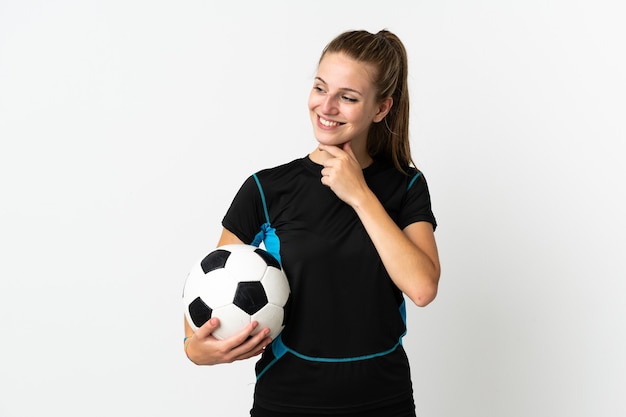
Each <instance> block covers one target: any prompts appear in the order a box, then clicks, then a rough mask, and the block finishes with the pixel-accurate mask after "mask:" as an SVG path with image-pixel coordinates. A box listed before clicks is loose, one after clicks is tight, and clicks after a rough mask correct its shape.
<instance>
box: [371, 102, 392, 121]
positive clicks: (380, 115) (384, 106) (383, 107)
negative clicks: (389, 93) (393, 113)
mask: <svg viewBox="0 0 626 417" xmlns="http://www.w3.org/2000/svg"><path fill="white" fill-rule="evenodd" d="M391 106H393V98H391V97H387V98H385V99H383V101H381V102H380V104H379V105H378V112H377V113H376V115H374V120H373V121H374V123H378V122H380V121H381V120H383V119H384V118H385V116H387V113H389V110H391Z"/></svg>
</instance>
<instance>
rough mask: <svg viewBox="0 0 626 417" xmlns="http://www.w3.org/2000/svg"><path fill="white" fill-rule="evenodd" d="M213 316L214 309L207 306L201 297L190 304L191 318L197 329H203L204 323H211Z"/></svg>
mask: <svg viewBox="0 0 626 417" xmlns="http://www.w3.org/2000/svg"><path fill="white" fill-rule="evenodd" d="M211 314H213V309H211V307H209V306H208V305H206V303H205V302H204V301H202V299H201V298H200V297H197V298H196V299H195V300H193V301H192V302H191V303H189V316H190V317H191V321H193V324H194V325H195V326H196V327H202V325H203V324H204V323H206V322H207V321H209V319H210V318H211Z"/></svg>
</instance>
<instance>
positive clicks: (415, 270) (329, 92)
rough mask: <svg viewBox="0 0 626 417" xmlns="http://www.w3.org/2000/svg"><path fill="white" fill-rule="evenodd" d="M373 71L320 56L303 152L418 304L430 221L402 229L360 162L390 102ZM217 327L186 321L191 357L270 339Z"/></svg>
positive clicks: (226, 356)
mask: <svg viewBox="0 0 626 417" xmlns="http://www.w3.org/2000/svg"><path fill="white" fill-rule="evenodd" d="M374 71H375V68H373V67H372V66H370V65H368V64H364V63H362V62H358V61H355V60H353V59H351V58H349V57H347V56H346V55H344V54H341V53H330V54H326V55H325V56H324V57H323V58H322V60H321V62H320V64H319V67H318V71H317V76H316V77H315V81H314V84H313V88H312V90H311V94H310V96H309V101H308V106H309V113H310V117H311V122H312V125H313V133H314V135H315V138H316V139H317V142H318V146H317V147H316V149H315V150H313V151H312V152H311V153H310V154H309V157H310V158H311V160H312V161H314V162H316V163H318V164H320V165H322V166H323V169H322V172H321V173H322V180H321V181H322V184H324V185H325V186H327V187H329V188H330V189H331V190H332V191H333V192H334V193H335V194H336V195H337V197H339V198H340V199H341V200H343V201H344V202H345V203H347V204H349V205H350V206H351V207H352V208H353V209H354V210H355V212H356V213H357V215H358V216H359V218H360V220H361V222H362V223H363V225H364V227H365V229H366V231H367V232H368V234H369V236H370V238H371V239H372V242H373V243H374V246H375V247H376V249H377V251H378V253H379V255H380V257H381V259H382V262H383V264H384V265H385V268H386V269H387V272H388V273H389V276H390V277H391V279H392V280H393V282H394V283H395V284H396V285H397V286H398V288H399V289H400V290H401V291H402V292H403V293H404V294H406V295H407V296H408V297H409V298H410V299H411V300H412V301H413V302H414V303H415V304H416V305H418V306H422V307H423V306H426V305H428V304H429V303H430V302H431V301H432V300H434V298H435V296H436V295H437V286H438V282H439V276H440V264H439V255H438V251H437V245H436V243H435V237H434V233H433V228H432V225H431V224H430V223H428V222H417V223H413V224H411V225H409V226H407V227H406V228H404V229H403V230H401V229H400V228H399V227H398V226H397V225H396V224H395V223H394V221H393V220H392V219H391V218H390V217H389V215H388V214H387V212H386V211H385V209H384V207H383V206H382V204H381V203H380V201H379V200H378V198H377V197H376V196H375V195H374V193H373V192H372V191H371V190H370V189H369V187H368V186H367V183H366V182H365V179H364V178H363V168H365V167H367V166H369V165H370V164H371V163H372V158H371V157H370V156H369V155H368V153H367V150H366V142H367V132H368V129H369V126H370V125H371V123H378V122H380V121H382V120H383V119H384V118H385V116H386V115H387V113H388V112H389V110H390V109H391V107H392V105H393V100H392V99H391V97H387V98H384V99H382V100H379V99H378V98H377V94H376V93H377V92H376V90H375V87H374V84H373V83H372V74H375V73H374ZM230 243H243V242H242V241H241V240H239V239H238V238H237V237H236V236H235V235H234V234H233V233H232V232H230V231H229V230H226V229H223V231H222V235H221V237H220V239H219V241H218V244H217V246H222V245H225V244H230ZM218 326H219V321H218V320H217V319H215V318H213V319H211V320H209V321H208V322H207V323H206V324H205V325H204V326H202V327H201V328H200V329H198V331H196V333H195V334H194V332H193V330H192V329H191V328H190V327H189V325H188V323H187V322H186V321H185V335H186V336H187V337H189V338H190V339H188V340H187V343H186V349H185V351H186V353H187V356H188V357H189V359H190V360H191V361H193V362H194V363H196V364H198V365H212V364H217V363H227V362H233V361H235V360H242V359H248V358H251V357H253V356H256V355H258V354H260V353H262V352H263V349H264V348H265V347H266V346H267V345H268V344H269V343H270V342H271V339H270V338H269V337H267V335H268V334H269V330H268V329H262V330H261V331H260V332H259V333H257V334H256V335H254V336H251V335H252V333H253V331H254V329H255V328H256V327H257V326H258V323H256V322H253V323H251V324H250V325H248V326H246V328H244V329H242V331H241V333H239V334H238V335H236V336H233V337H231V338H229V339H227V340H223V341H220V340H218V339H216V338H215V337H213V336H212V335H211V333H212V332H213V331H214V330H215V329H216V328H217V327H218Z"/></svg>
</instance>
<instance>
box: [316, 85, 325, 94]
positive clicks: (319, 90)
mask: <svg viewBox="0 0 626 417" xmlns="http://www.w3.org/2000/svg"><path fill="white" fill-rule="evenodd" d="M313 91H316V92H318V93H324V92H325V91H324V89H323V88H322V87H320V86H319V85H314V86H313Z"/></svg>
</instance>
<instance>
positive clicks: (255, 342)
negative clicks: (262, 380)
mask: <svg viewBox="0 0 626 417" xmlns="http://www.w3.org/2000/svg"><path fill="white" fill-rule="evenodd" d="M269 333H270V330H269V329H268V328H264V329H263V330H261V331H260V332H258V333H257V334H255V335H254V336H252V337H250V338H249V339H248V340H247V341H246V342H245V343H243V344H241V345H240V346H238V347H236V348H234V349H233V350H232V351H231V354H232V355H233V356H234V357H235V358H237V359H246V358H250V357H252V356H256V355H258V354H259V353H261V352H263V350H264V349H265V347H266V346H267V345H269V344H270V343H271V342H272V338H271V337H269V336H268V335H269Z"/></svg>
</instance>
